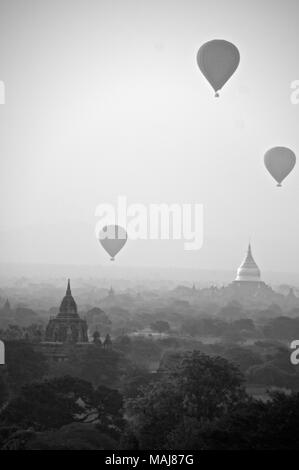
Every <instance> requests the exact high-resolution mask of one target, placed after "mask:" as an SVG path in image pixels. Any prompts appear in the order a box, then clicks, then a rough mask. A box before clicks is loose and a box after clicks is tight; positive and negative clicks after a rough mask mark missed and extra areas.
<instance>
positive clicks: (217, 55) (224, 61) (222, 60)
mask: <svg viewBox="0 0 299 470" xmlns="http://www.w3.org/2000/svg"><path fill="white" fill-rule="evenodd" d="M239 62H240V53H239V50H238V49H237V47H236V46H235V45H234V44H232V43H231V42H228V41H224V40H223V39H214V40H213V41H209V42H206V43H205V44H203V45H202V46H201V48H200V49H199V51H198V53H197V64H198V67H199V68H200V70H201V72H202V73H203V75H204V76H205V77H206V79H207V80H208V82H209V83H210V85H212V87H213V88H214V91H215V97H219V90H221V88H222V87H223V85H225V83H226V82H227V81H228V79H229V78H230V77H231V76H232V75H233V73H234V72H235V70H236V69H237V67H238V65H239Z"/></svg>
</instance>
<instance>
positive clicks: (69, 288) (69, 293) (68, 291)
mask: <svg viewBox="0 0 299 470" xmlns="http://www.w3.org/2000/svg"><path fill="white" fill-rule="evenodd" d="M66 295H72V292H71V282H70V279H68V280H67V288H66Z"/></svg>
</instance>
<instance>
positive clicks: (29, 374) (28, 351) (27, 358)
mask: <svg viewBox="0 0 299 470" xmlns="http://www.w3.org/2000/svg"><path fill="white" fill-rule="evenodd" d="M5 346H6V348H5V356H6V357H5V360H6V366H7V384H8V386H9V390H10V393H13V394H15V393H17V392H18V391H19V390H20V388H21V387H22V386H23V385H25V384H26V383H30V382H32V381H34V380H39V379H41V378H42V377H44V376H45V374H46V373H47V371H48V363H47V360H46V358H45V356H43V355H42V354H41V353H39V352H36V351H35V350H34V349H33V348H32V346H31V345H30V344H29V343H27V342H25V341H7V342H6V343H5Z"/></svg>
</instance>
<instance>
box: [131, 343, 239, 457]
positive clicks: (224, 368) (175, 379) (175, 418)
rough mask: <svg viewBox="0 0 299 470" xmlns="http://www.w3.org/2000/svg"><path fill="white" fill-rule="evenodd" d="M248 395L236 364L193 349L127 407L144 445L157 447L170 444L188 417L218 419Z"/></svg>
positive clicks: (207, 419)
mask: <svg viewBox="0 0 299 470" xmlns="http://www.w3.org/2000/svg"><path fill="white" fill-rule="evenodd" d="M245 399H246V395H245V391H244V388H243V376H242V374H241V373H240V372H239V370H238V369H237V368H236V367H235V366H234V365H232V364H230V363H229V362H228V361H227V360H226V359H224V358H221V357H209V356H207V355H206V354H203V353H201V352H200V351H192V352H185V353H183V354H182V355H181V357H179V358H178V360H177V361H176V364H173V363H172V365H171V367H170V368H169V369H168V370H167V368H165V369H164V373H163V374H161V378H160V380H158V381H156V382H154V383H150V384H149V385H148V386H147V387H145V388H143V389H141V390H140V393H139V395H138V396H137V397H135V398H134V399H130V400H127V403H126V405H127V407H126V409H127V413H128V416H129V418H130V419H131V420H132V423H134V424H133V427H134V432H135V434H136V435H137V437H138V440H139V442H140V446H141V448H143V449H144V448H152V449H157V448H167V445H168V444H167V443H168V439H169V437H170V435H171V433H172V432H173V430H174V429H175V428H178V427H184V426H185V423H186V422H187V421H189V420H195V421H198V422H201V421H209V420H212V419H215V418H216V417H218V416H221V415H222V414H223V413H225V412H226V411H227V410H228V409H230V408H232V407H233V406H235V404H236V403H239V402H242V401H243V400H245ZM165 446H166V447H165Z"/></svg>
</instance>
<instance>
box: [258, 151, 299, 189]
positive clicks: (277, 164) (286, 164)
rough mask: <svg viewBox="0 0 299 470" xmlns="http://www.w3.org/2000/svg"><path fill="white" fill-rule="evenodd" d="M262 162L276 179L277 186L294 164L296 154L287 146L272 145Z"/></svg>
mask: <svg viewBox="0 0 299 470" xmlns="http://www.w3.org/2000/svg"><path fill="white" fill-rule="evenodd" d="M264 162H265V166H266V168H267V170H268V171H269V173H270V174H271V175H272V176H273V178H274V179H275V180H276V181H277V186H281V183H282V181H283V180H284V179H285V177H286V176H288V174H289V173H290V172H291V171H292V169H293V168H294V166H295V163H296V155H295V154H294V152H292V150H290V149H288V148H287V147H274V148H272V149H270V150H268V152H266V153H265V156H264Z"/></svg>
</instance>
